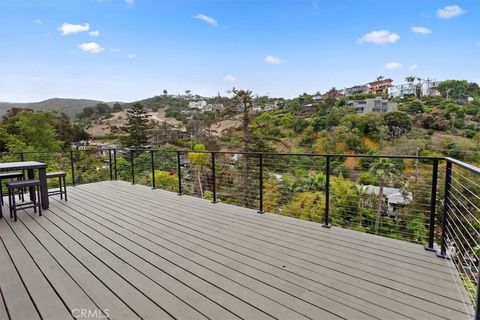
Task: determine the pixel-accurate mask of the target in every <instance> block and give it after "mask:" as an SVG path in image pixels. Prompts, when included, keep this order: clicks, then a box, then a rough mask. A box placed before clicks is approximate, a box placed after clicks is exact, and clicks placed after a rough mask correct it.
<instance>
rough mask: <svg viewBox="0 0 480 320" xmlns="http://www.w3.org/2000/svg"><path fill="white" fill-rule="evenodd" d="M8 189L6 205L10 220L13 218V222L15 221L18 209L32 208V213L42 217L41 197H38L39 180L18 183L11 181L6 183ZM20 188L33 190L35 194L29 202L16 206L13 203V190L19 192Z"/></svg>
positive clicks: (14, 202)
mask: <svg viewBox="0 0 480 320" xmlns="http://www.w3.org/2000/svg"><path fill="white" fill-rule="evenodd" d="M7 188H8V204H9V206H10V218H12V216H13V218H14V221H17V210H18V209H27V208H33V210H34V212H35V213H37V207H38V213H39V215H40V216H41V215H42V206H41V202H42V201H41V197H40V189H41V187H40V180H37V179H31V180H18V181H11V182H7ZM22 188H34V189H35V190H36V194H35V193H34V194H33V197H32V198H31V201H30V202H23V203H20V204H17V202H16V201H15V190H20V189H22Z"/></svg>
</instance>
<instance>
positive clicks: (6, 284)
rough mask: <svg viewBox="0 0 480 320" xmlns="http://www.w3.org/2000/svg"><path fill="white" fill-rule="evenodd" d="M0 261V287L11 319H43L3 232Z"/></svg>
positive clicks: (0, 235)
mask: <svg viewBox="0 0 480 320" xmlns="http://www.w3.org/2000/svg"><path fill="white" fill-rule="evenodd" d="M0 221H1V220H0ZM0 262H1V263H0V288H1V290H2V296H3V300H4V301H5V304H6V306H8V307H7V308H8V312H9V314H10V316H11V319H32V320H35V319H41V318H40V315H39V314H38V312H37V310H36V308H35V305H34V304H33V302H32V300H31V299H30V295H29V293H28V291H27V289H26V288H25V286H24V285H23V282H22V279H21V278H20V275H19V274H18V272H17V270H16V269H15V265H14V264H13V262H12V261H11V259H10V256H9V254H8V252H7V250H6V247H5V244H4V242H3V234H1V233H0Z"/></svg>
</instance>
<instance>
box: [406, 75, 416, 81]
mask: <svg viewBox="0 0 480 320" xmlns="http://www.w3.org/2000/svg"><path fill="white" fill-rule="evenodd" d="M415 79H416V77H415V76H408V77H406V78H405V81H406V82H408V83H413V82H414V81H415Z"/></svg>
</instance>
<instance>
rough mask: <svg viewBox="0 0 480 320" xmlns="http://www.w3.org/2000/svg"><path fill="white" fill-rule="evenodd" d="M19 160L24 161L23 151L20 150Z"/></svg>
mask: <svg viewBox="0 0 480 320" xmlns="http://www.w3.org/2000/svg"><path fill="white" fill-rule="evenodd" d="M20 161H22V162H23V161H25V154H24V153H23V152H20Z"/></svg>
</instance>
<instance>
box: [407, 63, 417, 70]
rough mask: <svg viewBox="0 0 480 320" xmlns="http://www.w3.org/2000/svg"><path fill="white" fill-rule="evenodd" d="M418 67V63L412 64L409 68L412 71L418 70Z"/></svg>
mask: <svg viewBox="0 0 480 320" xmlns="http://www.w3.org/2000/svg"><path fill="white" fill-rule="evenodd" d="M417 69H418V65H416V64H412V65H411V66H408V70H410V71H414V70H417Z"/></svg>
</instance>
